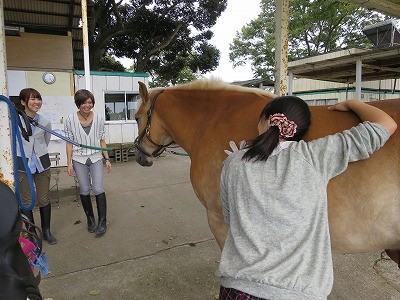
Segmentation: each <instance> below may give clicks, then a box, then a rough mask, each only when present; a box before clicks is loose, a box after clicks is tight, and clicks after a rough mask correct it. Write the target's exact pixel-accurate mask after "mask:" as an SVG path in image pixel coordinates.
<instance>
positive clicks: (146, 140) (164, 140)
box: [135, 82, 172, 166]
mask: <svg viewBox="0 0 400 300" xmlns="http://www.w3.org/2000/svg"><path fill="white" fill-rule="evenodd" d="M162 91H163V90H155V91H154V93H152V94H150V95H149V93H148V91H147V88H146V85H145V84H144V83H143V82H139V93H140V97H141V98H142V103H141V105H140V107H139V109H138V111H137V113H136V115H135V118H136V121H137V123H138V130H139V135H138V137H137V138H136V140H135V148H136V161H137V162H138V163H139V164H140V165H141V166H151V165H152V164H153V159H154V157H158V156H160V155H161V153H163V152H164V150H165V148H166V147H167V146H169V145H170V144H171V143H172V139H171V138H170V137H169V136H168V134H166V132H165V131H164V129H163V128H162V126H161V123H162V122H161V120H160V118H159V117H158V115H157V112H156V111H155V103H156V101H157V98H158V96H159V95H160V94H161V93H162Z"/></svg>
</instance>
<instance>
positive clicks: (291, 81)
mask: <svg viewBox="0 0 400 300" xmlns="http://www.w3.org/2000/svg"><path fill="white" fill-rule="evenodd" d="M288 95H289V96H292V95H293V72H289V82H288Z"/></svg>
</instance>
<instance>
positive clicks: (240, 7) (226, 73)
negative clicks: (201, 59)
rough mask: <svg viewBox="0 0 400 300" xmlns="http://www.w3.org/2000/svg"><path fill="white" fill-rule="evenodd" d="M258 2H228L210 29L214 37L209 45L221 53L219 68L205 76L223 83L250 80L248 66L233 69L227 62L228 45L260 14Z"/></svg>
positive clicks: (240, 0)
mask: <svg viewBox="0 0 400 300" xmlns="http://www.w3.org/2000/svg"><path fill="white" fill-rule="evenodd" d="M260 12H261V8H260V1H259V0H247V1H243V0H228V6H227V8H226V9H225V11H224V12H223V13H222V14H221V16H220V17H219V18H218V20H217V24H216V25H215V26H214V27H212V28H211V30H212V31H213V32H214V37H213V38H212V39H211V40H210V43H211V44H213V45H214V46H216V47H217V48H218V49H219V51H221V58H220V62H219V67H218V68H217V69H216V70H215V71H213V72H211V73H208V74H206V75H205V77H206V78H210V77H211V76H213V77H217V78H220V79H222V80H223V81H225V82H231V81H238V80H248V79H252V78H253V75H252V73H251V67H250V64H247V65H246V66H241V67H236V68H233V66H232V63H230V62H229V44H230V43H232V41H233V39H234V37H235V35H236V32H238V31H240V30H241V28H242V27H243V26H245V25H246V24H248V23H249V22H250V21H251V20H253V19H255V18H257V16H258V15H259V14H260Z"/></svg>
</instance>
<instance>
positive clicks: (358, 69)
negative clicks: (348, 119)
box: [356, 60, 362, 100]
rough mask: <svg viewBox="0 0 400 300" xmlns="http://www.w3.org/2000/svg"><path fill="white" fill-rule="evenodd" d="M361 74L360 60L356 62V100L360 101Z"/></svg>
mask: <svg viewBox="0 0 400 300" xmlns="http://www.w3.org/2000/svg"><path fill="white" fill-rule="evenodd" d="M361 74H362V62H361V60H357V61H356V99H358V100H361Z"/></svg>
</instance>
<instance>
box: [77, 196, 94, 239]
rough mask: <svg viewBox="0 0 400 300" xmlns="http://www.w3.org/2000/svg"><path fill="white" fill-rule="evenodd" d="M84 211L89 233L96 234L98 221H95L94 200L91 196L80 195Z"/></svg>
mask: <svg viewBox="0 0 400 300" xmlns="http://www.w3.org/2000/svg"><path fill="white" fill-rule="evenodd" d="M80 196H81V202H82V207H83V210H84V212H85V214H86V217H87V229H88V231H89V232H94V231H95V230H96V221H95V220H94V214H93V206H92V200H91V199H90V195H80Z"/></svg>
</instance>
